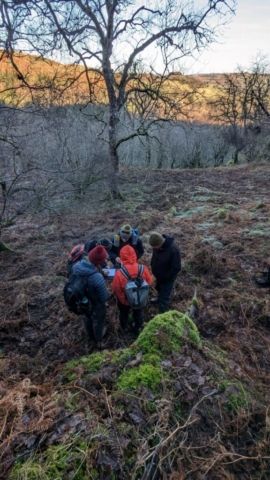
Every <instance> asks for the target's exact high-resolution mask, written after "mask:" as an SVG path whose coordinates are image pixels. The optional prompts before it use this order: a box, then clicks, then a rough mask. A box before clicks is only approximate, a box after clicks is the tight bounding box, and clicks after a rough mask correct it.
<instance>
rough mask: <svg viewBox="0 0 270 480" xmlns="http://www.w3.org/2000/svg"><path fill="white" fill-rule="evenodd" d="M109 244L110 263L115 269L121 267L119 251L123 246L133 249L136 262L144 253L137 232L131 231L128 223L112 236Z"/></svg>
mask: <svg viewBox="0 0 270 480" xmlns="http://www.w3.org/2000/svg"><path fill="white" fill-rule="evenodd" d="M111 242H112V246H111V250H110V261H111V262H112V263H113V265H115V267H120V265H121V260H120V250H121V248H123V247H124V246H125V245H130V247H132V248H133V249H134V251H135V253H136V258H137V261H138V260H139V258H141V256H142V255H143V253H144V247H143V242H142V239H141V237H140V236H139V234H138V231H137V230H136V229H133V228H132V227H131V225H129V224H128V223H127V224H126V225H123V226H122V227H121V228H120V231H119V232H118V233H116V234H115V235H114V236H113V238H112V240H111Z"/></svg>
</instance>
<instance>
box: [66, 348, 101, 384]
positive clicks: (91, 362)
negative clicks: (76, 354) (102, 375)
mask: <svg viewBox="0 0 270 480" xmlns="http://www.w3.org/2000/svg"><path fill="white" fill-rule="evenodd" d="M107 356H108V352H106V351H104V352H102V353H100V352H98V353H94V354H92V355H89V356H88V357H81V358H79V360H71V361H70V362H68V363H67V364H66V365H65V368H64V374H65V375H67V377H68V378H69V380H72V379H73V376H74V369H75V368H76V367H78V366H79V365H83V366H84V367H85V368H86V370H87V372H88V373H93V372H97V371H98V370H99V369H100V367H101V365H102V364H103V363H104V362H105V361H106V359H107Z"/></svg>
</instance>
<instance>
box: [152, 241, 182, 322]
mask: <svg viewBox="0 0 270 480" xmlns="http://www.w3.org/2000/svg"><path fill="white" fill-rule="evenodd" d="M149 245H150V246H151V247H152V248H153V253H152V258H151V270H152V273H153V275H154V276H155V277H156V286H155V288H156V290H157V292H158V296H157V297H154V298H152V299H151V303H157V304H158V305H159V309H158V311H159V313H164V312H167V311H168V310H169V305H170V297H171V292H172V289H173V284H174V281H175V279H176V277H177V274H178V273H179V272H180V271H181V256H180V251H179V248H178V247H177V245H176V244H175V243H174V239H173V237H169V236H168V235H161V234H160V233H157V232H154V233H152V234H151V235H150V238H149Z"/></svg>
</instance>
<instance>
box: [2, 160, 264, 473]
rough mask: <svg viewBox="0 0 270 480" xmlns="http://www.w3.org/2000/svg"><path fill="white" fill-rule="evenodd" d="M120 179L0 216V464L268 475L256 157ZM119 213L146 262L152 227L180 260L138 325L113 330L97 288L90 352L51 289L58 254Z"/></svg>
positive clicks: (55, 469) (62, 260) (61, 260)
mask: <svg viewBox="0 0 270 480" xmlns="http://www.w3.org/2000/svg"><path fill="white" fill-rule="evenodd" d="M120 181H121V191H122V192H123V193H124V196H125V197H126V199H125V201H121V202H119V203H111V202H110V201H108V200H104V202H101V203H100V210H99V211H97V212H90V213H89V208H88V207H87V206H83V205H82V212H81V213H78V212H68V213H67V214H66V215H62V216H61V217H58V216H47V217H46V216H43V215H29V216H27V217H24V218H20V217H19V219H18V221H17V222H16V223H15V224H14V225H11V226H9V227H8V228H6V229H5V230H4V238H5V241H6V242H7V243H8V244H9V245H10V246H12V247H13V249H14V251H13V252H2V253H0V262H1V270H0V279H1V285H0V291H1V300H0V307H1V309H0V332H1V336H0V338H1V340H0V348H1V358H0V371H1V379H0V422H1V423H0V434H1V441H2V444H1V446H0V458H1V462H0V465H1V472H0V477H1V478H3V479H4V478H11V479H19V478H23V479H27V480H30V479H36V478H39V479H44V480H45V479H51V480H53V479H54V480H55V479H56V478H63V479H65V480H69V479H77V480H83V479H97V478H98V479H102V480H103V479H104V480H105V479H106V480H107V479H121V480H122V479H123V480H127V479H128V480H129V479H130V480H131V479H134V480H135V479H141V480H142V479H143V480H147V479H148V480H150V479H155V480H159V479H160V480H161V479H162V480H174V479H189V480H201V479H205V480H206V479H209V480H224V479H225V478H228V479H232V480H238V479H241V480H242V479H243V480H246V479H252V480H259V479H260V480H267V479H268V478H269V471H270V462H269V443H268V441H269V408H268V405H269V400H270V397H269V379H270V371H269V369H270V348H269V347H270V334H269V329H270V303H269V289H260V288H258V287H256V285H255V284H254V283H253V281H252V276H253V274H254V273H258V272H259V271H261V270H265V269H266V260H267V259H268V255H269V234H270V225H269V212H270V191H269V166H268V164H252V165H248V166H239V167H234V168H231V167H230V168H229V167H228V168H216V169H198V170H183V171H180V170H173V171H172V170H170V171H169V170H168V171H144V170H142V171H138V170H135V169H134V170H133V169H131V168H126V169H124V170H122V171H121V178H120ZM124 222H125V223H126V222H129V223H131V224H132V225H133V226H134V227H138V228H139V230H140V233H141V234H142V236H143V239H144V242H145V246H146V252H145V255H144V257H143V260H144V262H145V263H146V264H148V265H149V263H150V258H151V249H150V248H149V247H148V245H147V239H148V236H149V234H150V232H151V231H153V230H158V231H160V232H164V233H167V234H172V235H173V236H174V238H175V240H176V242H177V244H178V245H179V247H180V249H181V253H182V260H183V268H182V272H181V274H180V275H179V277H178V279H177V281H176V284H175V288H174V291H173V295H172V305H171V307H172V310H173V312H170V313H169V314H165V316H164V317H163V316H162V317H160V316H156V313H157V311H156V308H155V307H154V306H152V305H150V304H149V305H148V306H147V308H146V310H145V328H144V330H143V332H142V333H141V335H140V336H139V337H138V338H135V337H134V336H133V334H132V333H130V334H128V335H126V336H123V335H122V334H121V333H120V332H119V330H118V319H117V317H118V314H117V307H116V302H115V299H114V297H113V295H111V297H110V300H109V307H108V310H107V325H108V332H107V334H106V336H105V338H104V340H103V341H102V344H101V351H99V350H97V348H96V345H95V344H94V342H92V343H90V344H88V343H87V342H86V340H85V336H84V331H83V327H82V325H81V323H80V320H79V319H78V318H77V317H76V316H74V315H73V314H70V313H69V312H68V311H67V310H66V308H65V305H64V303H63V297H62V290H63V285H64V282H65V264H66V258H67V254H68V252H69V250H70V249H71V247H72V246H73V245H75V244H76V243H79V242H81V241H84V240H86V239H89V238H93V237H100V236H105V235H106V236H107V235H108V236H109V235H111V234H113V233H114V232H115V231H117V229H118V228H119V226H120V225H122V224H123V223H124ZM109 288H110V287H109ZM195 288H196V289H197V296H198V307H197V313H196V316H195V318H194V323H192V322H191V321H190V320H189V319H188V318H187V317H186V316H184V315H183V314H184V313H185V312H186V311H187V310H188V308H189V306H190V305H191V303H192V298H193V294H194V290H195ZM152 293H154V287H152ZM179 312H180V313H179ZM197 329H198V331H197Z"/></svg>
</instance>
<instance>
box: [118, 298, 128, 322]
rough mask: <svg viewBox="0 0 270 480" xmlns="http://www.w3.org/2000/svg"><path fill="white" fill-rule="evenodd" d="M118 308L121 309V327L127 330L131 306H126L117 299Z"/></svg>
mask: <svg viewBox="0 0 270 480" xmlns="http://www.w3.org/2000/svg"><path fill="white" fill-rule="evenodd" d="M117 306H118V309H119V321H120V325H121V328H122V329H124V328H126V326H127V323H128V314H129V310H130V306H129V305H124V304H123V303H121V302H120V300H118V299H117Z"/></svg>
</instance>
